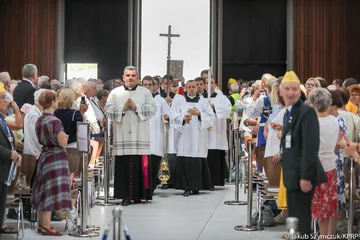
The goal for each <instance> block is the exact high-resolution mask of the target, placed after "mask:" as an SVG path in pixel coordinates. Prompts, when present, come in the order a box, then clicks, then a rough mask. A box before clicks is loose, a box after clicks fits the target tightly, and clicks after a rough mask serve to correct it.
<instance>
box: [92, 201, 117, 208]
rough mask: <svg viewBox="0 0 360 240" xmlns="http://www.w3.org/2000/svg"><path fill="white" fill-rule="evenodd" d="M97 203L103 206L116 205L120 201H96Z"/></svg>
mask: <svg viewBox="0 0 360 240" xmlns="http://www.w3.org/2000/svg"><path fill="white" fill-rule="evenodd" d="M95 205H96V206H102V207H108V206H115V205H118V203H116V202H107V203H105V202H95Z"/></svg>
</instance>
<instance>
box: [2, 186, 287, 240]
mask: <svg viewBox="0 0 360 240" xmlns="http://www.w3.org/2000/svg"><path fill="white" fill-rule="evenodd" d="M240 192H241V195H240V200H246V196H245V195H244V194H243V191H240ZM226 200H234V186H233V185H227V186H225V187H218V188H217V190H216V191H215V192H208V191H206V192H202V193H201V194H200V195H196V196H190V197H187V198H185V197H183V196H182V191H175V190H156V195H155V196H154V200H153V201H152V202H151V203H144V204H137V205H130V206H127V207H125V208H124V212H123V217H124V220H125V222H126V223H127V225H128V228H129V231H130V234H131V239H132V240H197V239H199V240H220V239H221V240H232V239H234V240H237V239H249V240H251V239H256V240H262V239H264V240H265V239H266V240H269V239H281V236H282V234H283V233H285V226H283V225H282V226H277V227H272V228H267V229H265V230H263V231H261V232H239V231H235V230H234V227H235V226H236V225H242V224H246V213H247V206H227V205H224V201H226ZM113 208H114V207H113V206H110V207H99V206H95V207H94V208H93V209H91V224H94V225H97V226H100V227H101V231H100V233H101V234H100V237H97V238H93V239H101V235H102V233H103V230H104V228H105V227H106V226H107V225H108V224H109V223H110V221H111V219H112V210H113ZM64 224H65V222H62V223H58V224H56V223H54V226H55V227H56V228H57V229H58V230H63V229H64ZM26 228H27V229H26V230H25V238H24V239H27V240H28V239H29V240H30V239H31V240H33V239H34V240H35V239H44V240H47V239H64V240H67V239H74V237H70V236H62V237H46V236H40V235H38V234H37V233H35V232H34V231H31V230H30V229H29V225H28V224H27V225H26ZM1 239H2V240H10V239H15V236H2V237H1ZM108 239H111V240H112V231H111V232H110V233H109V237H108ZM122 239H125V238H122Z"/></svg>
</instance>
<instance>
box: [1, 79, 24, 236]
mask: <svg viewBox="0 0 360 240" xmlns="http://www.w3.org/2000/svg"><path fill="white" fill-rule="evenodd" d="M6 106H7V105H6V93H5V88H4V83H2V82H0V112H4V111H5V112H6V110H7V109H4V108H6ZM13 139H14V137H13V135H12V132H11V130H10V128H9V127H8V126H7V123H6V121H5V117H4V116H3V115H2V114H1V113H0V152H1V154H0V224H2V223H3V218H4V215H5V206H6V199H7V192H8V185H7V184H6V181H7V179H8V176H9V172H10V167H11V162H12V161H13V162H15V163H16V164H17V165H18V166H19V165H20V164H21V157H20V155H19V154H18V153H17V152H16V151H15V150H13V146H14V140H13ZM0 235H1V232H0Z"/></svg>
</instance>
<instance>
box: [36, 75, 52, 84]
mask: <svg viewBox="0 0 360 240" xmlns="http://www.w3.org/2000/svg"><path fill="white" fill-rule="evenodd" d="M43 83H49V77H48V76H40V77H38V82H37V84H38V86H39V87H41V85H42V84H43Z"/></svg>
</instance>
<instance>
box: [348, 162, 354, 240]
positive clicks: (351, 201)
mask: <svg viewBox="0 0 360 240" xmlns="http://www.w3.org/2000/svg"><path fill="white" fill-rule="evenodd" d="M349 159H350V182H349V212H348V231H347V233H349V235H351V234H350V233H353V223H354V180H355V179H354V178H355V169H354V162H355V160H354V159H353V158H349ZM348 239H352V238H351V237H349V238H348Z"/></svg>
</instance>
